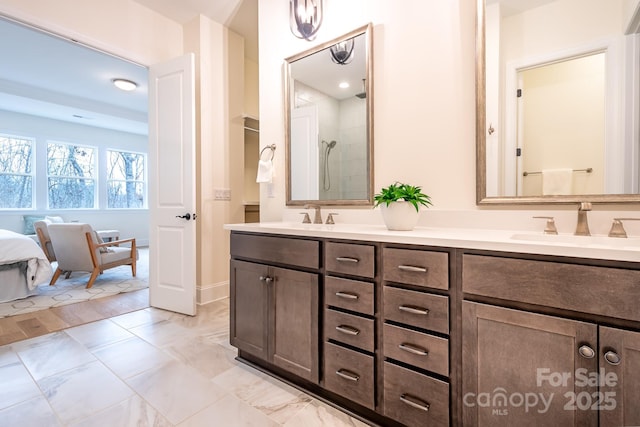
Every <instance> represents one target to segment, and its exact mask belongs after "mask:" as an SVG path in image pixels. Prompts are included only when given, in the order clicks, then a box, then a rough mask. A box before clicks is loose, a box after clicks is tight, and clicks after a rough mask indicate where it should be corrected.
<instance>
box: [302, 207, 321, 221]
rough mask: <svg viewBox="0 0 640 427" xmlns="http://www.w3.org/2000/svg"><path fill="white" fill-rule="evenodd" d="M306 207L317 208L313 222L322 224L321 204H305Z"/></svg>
mask: <svg viewBox="0 0 640 427" xmlns="http://www.w3.org/2000/svg"><path fill="white" fill-rule="evenodd" d="M304 208H305V209H311V208H313V209H315V210H316V211H315V214H314V215H313V223H314V224H322V213H321V212H320V205H312V204H308V205H304Z"/></svg>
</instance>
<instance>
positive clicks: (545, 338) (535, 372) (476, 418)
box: [462, 301, 598, 427]
mask: <svg viewBox="0 0 640 427" xmlns="http://www.w3.org/2000/svg"><path fill="white" fill-rule="evenodd" d="M462 313H463V337H462V338H463V356H462V357H463V393H462V394H463V396H462V399H463V400H462V406H463V417H464V425H465V426H491V427H497V426H516V425H517V426H541V425H553V426H597V425H598V411H594V410H592V409H591V405H587V403H593V399H594V396H597V392H598V388H597V386H595V385H591V384H590V383H589V382H588V381H582V380H581V378H582V376H583V375H590V374H595V373H596V372H597V369H598V355H597V345H596V343H597V326H596V325H595V324H592V323H585V322H578V321H574V320H568V319H561V318H557V317H552V316H545V315H540V314H535V313H527V312H523V311H519V310H511V309H507V308H501V307H495V306H490V305H485V304H478V303H473V302H468V301H464V302H463V309H462ZM583 355H586V356H590V358H585V357H584V356H583ZM587 400H588V401H589V402H587ZM587 406H588V408H587ZM582 407H585V408H584V409H583V410H581V409H580V408H582Z"/></svg>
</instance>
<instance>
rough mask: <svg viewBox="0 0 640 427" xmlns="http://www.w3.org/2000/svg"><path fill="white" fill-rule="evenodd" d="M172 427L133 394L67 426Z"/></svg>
mask: <svg viewBox="0 0 640 427" xmlns="http://www.w3.org/2000/svg"><path fill="white" fill-rule="evenodd" d="M116 426H117V427H173V426H172V424H171V423H170V422H169V421H167V419H166V418H165V417H163V416H162V414H160V413H159V412H158V411H156V410H155V409H154V408H153V407H152V406H151V405H149V404H148V403H147V402H145V401H144V400H142V399H141V398H140V397H139V396H133V397H132V398H130V399H127V400H125V401H123V402H120V403H119V404H117V405H115V406H112V407H109V408H107V409H105V410H103V411H100V412H98V413H97V414H95V415H92V416H90V417H88V418H85V419H84V420H82V421H79V422H77V423H73V424H70V425H69V427H116Z"/></svg>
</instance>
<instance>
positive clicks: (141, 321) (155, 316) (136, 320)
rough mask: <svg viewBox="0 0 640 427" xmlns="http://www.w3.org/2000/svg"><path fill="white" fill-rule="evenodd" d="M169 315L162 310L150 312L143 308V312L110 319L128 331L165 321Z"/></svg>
mask: <svg viewBox="0 0 640 427" xmlns="http://www.w3.org/2000/svg"><path fill="white" fill-rule="evenodd" d="M168 317H169V315H168V314H167V313H166V312H165V311H162V310H152V309H150V308H145V309H144V310H137V311H133V312H131V313H127V314H123V315H120V316H115V317H112V318H111V321H113V322H114V323H117V324H118V325H120V326H122V327H123V328H126V329H130V328H135V327H136V326H142V325H151V324H153V323H157V322H161V321H163V320H167V319H168Z"/></svg>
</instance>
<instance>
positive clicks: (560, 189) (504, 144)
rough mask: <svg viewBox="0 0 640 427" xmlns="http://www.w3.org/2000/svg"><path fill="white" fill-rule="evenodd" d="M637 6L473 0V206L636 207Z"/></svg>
mask: <svg viewBox="0 0 640 427" xmlns="http://www.w3.org/2000/svg"><path fill="white" fill-rule="evenodd" d="M639 7H640V1H638V0H607V1H600V0H598V1H582V0H535V1H532V0H478V1H477V9H478V13H477V44H476V49H477V55H476V58H477V64H476V70H477V71H476V75H477V81H476V87H477V105H476V108H477V114H476V118H477V123H476V132H477V188H476V190H477V191H476V192H477V202H478V204H510V203H514V204H516V203H571V202H578V201H591V202H601V203H609V202H610V203H619V202H640V195H639V193H640V173H639V165H640V138H639V137H640V115H638V111H639V110H638V109H639V107H640V85H639V81H640V78H639V76H640V36H639V35H638V34H637V33H638V32H639V31H640V13H639Z"/></svg>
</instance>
